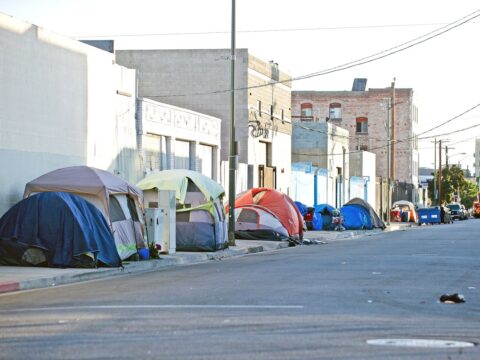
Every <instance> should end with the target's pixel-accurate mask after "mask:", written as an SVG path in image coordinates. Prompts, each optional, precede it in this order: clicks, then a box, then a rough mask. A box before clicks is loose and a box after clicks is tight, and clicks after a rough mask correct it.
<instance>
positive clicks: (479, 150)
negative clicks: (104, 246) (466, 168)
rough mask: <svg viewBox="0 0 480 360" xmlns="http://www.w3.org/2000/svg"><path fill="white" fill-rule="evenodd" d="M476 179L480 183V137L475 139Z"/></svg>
mask: <svg viewBox="0 0 480 360" xmlns="http://www.w3.org/2000/svg"><path fill="white" fill-rule="evenodd" d="M474 156H475V165H474V168H475V179H476V181H477V184H480V138H477V139H475V155H474Z"/></svg>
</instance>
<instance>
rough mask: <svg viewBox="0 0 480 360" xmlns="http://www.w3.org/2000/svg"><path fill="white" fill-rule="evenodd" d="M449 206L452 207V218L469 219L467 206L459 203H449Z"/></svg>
mask: <svg viewBox="0 0 480 360" xmlns="http://www.w3.org/2000/svg"><path fill="white" fill-rule="evenodd" d="M447 207H448V208H449V209H450V216H451V218H452V220H467V219H468V211H467V210H466V209H465V206H463V205H462V204H458V203H452V204H448V205H447Z"/></svg>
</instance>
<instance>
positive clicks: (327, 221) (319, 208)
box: [315, 204, 340, 230]
mask: <svg viewBox="0 0 480 360" xmlns="http://www.w3.org/2000/svg"><path fill="white" fill-rule="evenodd" d="M315 213H316V214H318V216H319V217H321V219H322V229H323V230H332V228H333V227H334V224H332V220H333V217H334V216H338V215H339V214H340V211H339V210H338V209H337V208H335V207H333V206H332V205H330V204H318V205H316V206H315Z"/></svg>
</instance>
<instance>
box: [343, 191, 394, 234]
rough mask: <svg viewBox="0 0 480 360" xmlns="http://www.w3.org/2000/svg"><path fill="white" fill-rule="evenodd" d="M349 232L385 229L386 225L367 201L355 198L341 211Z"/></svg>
mask: <svg viewBox="0 0 480 360" xmlns="http://www.w3.org/2000/svg"><path fill="white" fill-rule="evenodd" d="M340 213H341V215H342V216H343V217H344V220H345V224H344V225H345V228H346V229H348V230H361V229H366V230H371V229H373V228H380V229H385V227H386V226H385V224H384V223H383V221H382V220H381V219H380V218H379V217H378V215H377V213H376V212H375V210H373V208H372V207H371V206H370V204H369V203H367V202H366V201H365V200H363V199H360V198H353V199H352V200H350V201H349V202H348V203H346V204H345V205H343V206H342V208H341V209H340Z"/></svg>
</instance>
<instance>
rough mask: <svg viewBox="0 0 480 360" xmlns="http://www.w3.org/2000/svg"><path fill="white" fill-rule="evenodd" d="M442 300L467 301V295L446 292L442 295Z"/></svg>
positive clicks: (445, 301) (445, 302)
mask: <svg viewBox="0 0 480 360" xmlns="http://www.w3.org/2000/svg"><path fill="white" fill-rule="evenodd" d="M440 302H442V303H444V304H459V303H464V302H465V297H464V296H463V295H461V294H457V293H455V294H451V295H450V294H444V295H442V296H440Z"/></svg>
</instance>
